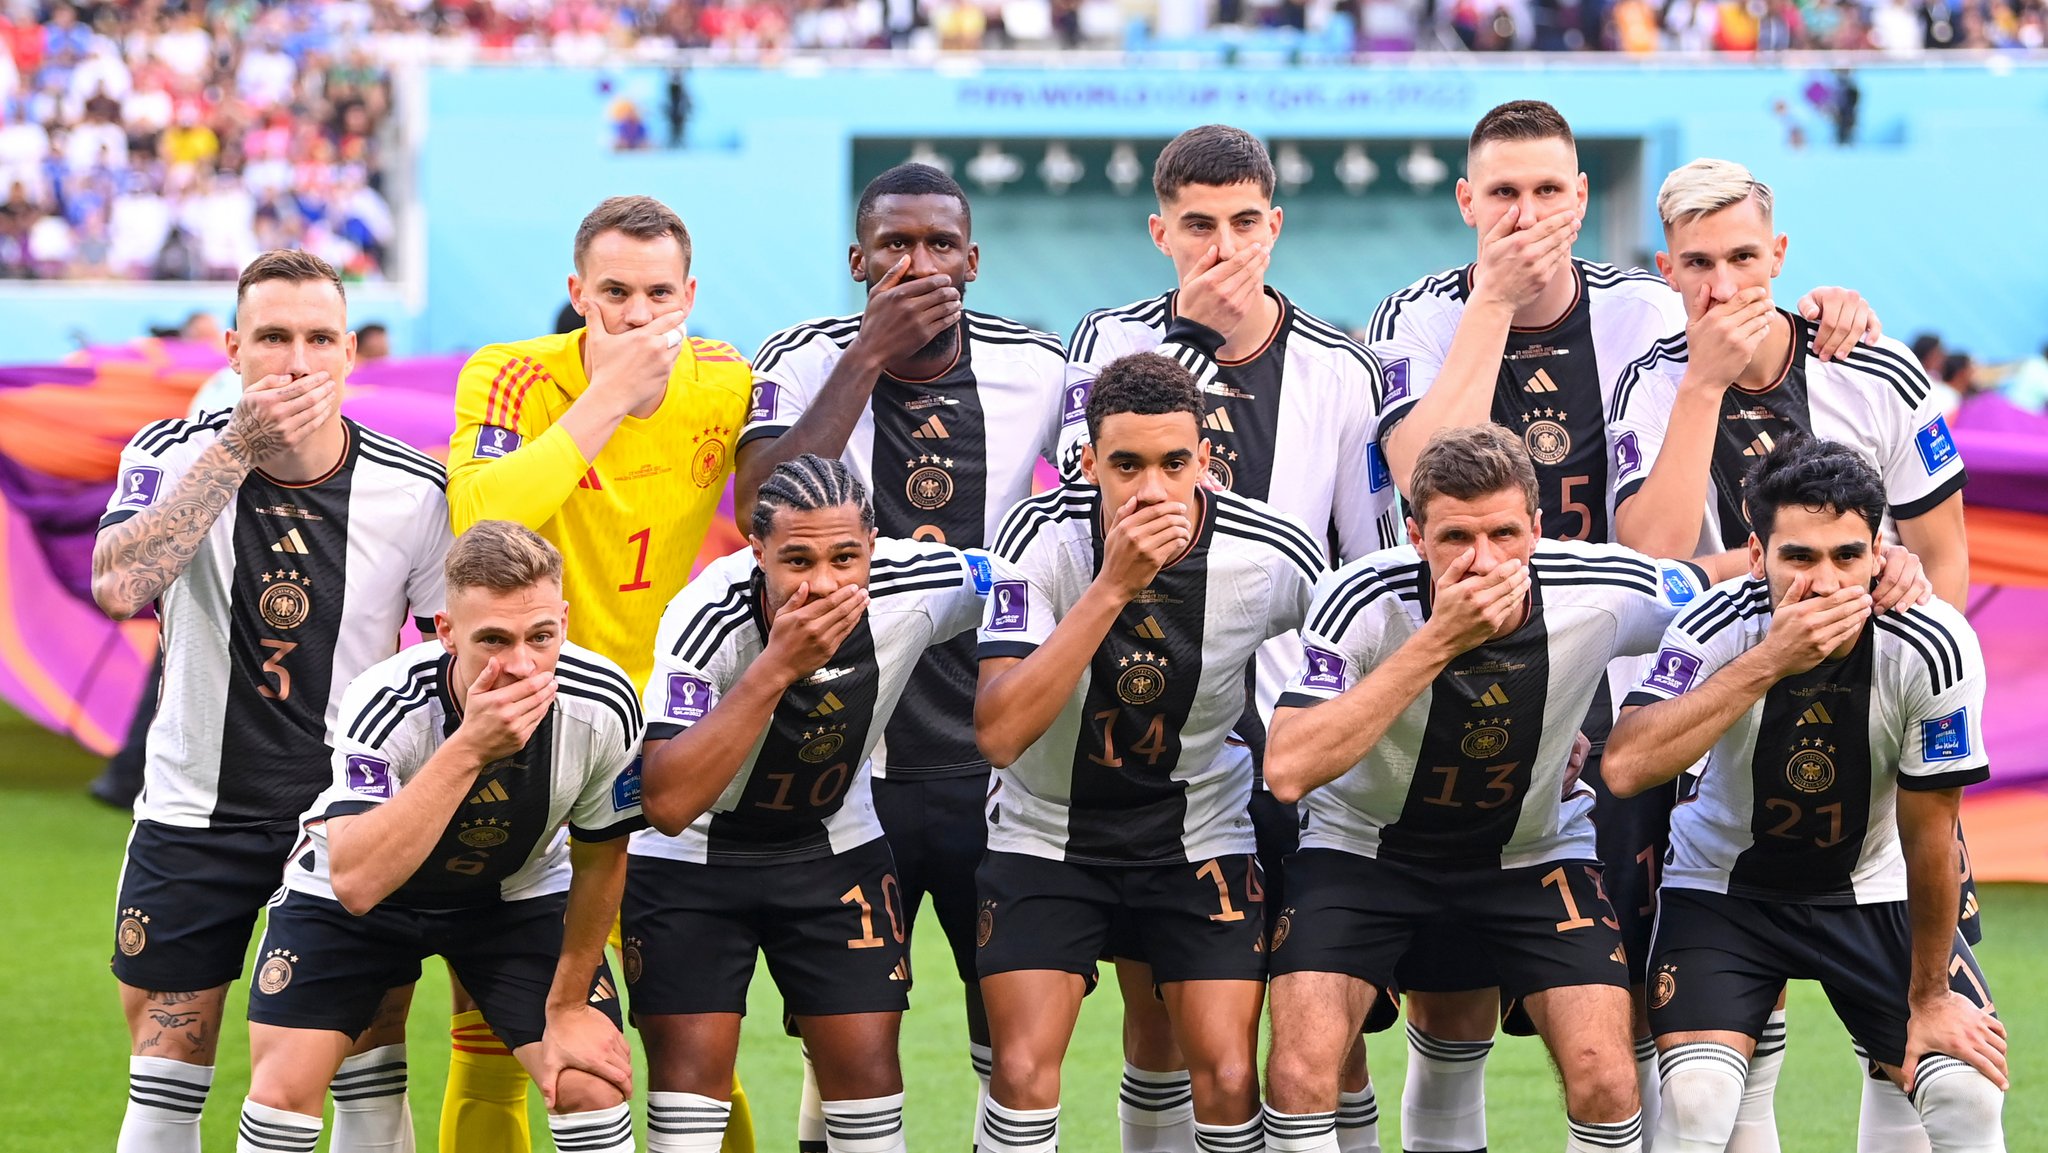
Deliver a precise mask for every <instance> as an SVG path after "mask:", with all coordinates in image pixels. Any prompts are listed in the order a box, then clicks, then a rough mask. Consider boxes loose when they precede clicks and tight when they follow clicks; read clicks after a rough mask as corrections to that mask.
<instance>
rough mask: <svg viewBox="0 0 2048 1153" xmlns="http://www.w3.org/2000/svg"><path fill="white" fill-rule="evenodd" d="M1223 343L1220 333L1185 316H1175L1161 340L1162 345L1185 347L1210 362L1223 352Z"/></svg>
mask: <svg viewBox="0 0 2048 1153" xmlns="http://www.w3.org/2000/svg"><path fill="white" fill-rule="evenodd" d="M1223 342H1224V336H1223V334H1222V333H1220V332H1218V331H1216V330H1215V329H1213V328H1210V327H1209V326H1208V325H1206V324H1202V323H1200V322H1198V321H1193V320H1189V319H1188V318H1187V317H1185V316H1175V317H1174V318H1173V323H1172V324H1169V325H1167V326H1166V335H1165V336H1164V337H1163V338H1162V339H1161V343H1164V344H1183V345H1186V346H1187V347H1189V348H1192V349H1194V350H1195V351H1196V352H1199V353H1201V354H1202V355H1203V356H1206V357H1208V358H1209V359H1210V360H1214V359H1216V357H1217V355H1218V354H1219V353H1221V352H1222V351H1223Z"/></svg>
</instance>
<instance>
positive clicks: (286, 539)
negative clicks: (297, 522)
mask: <svg viewBox="0 0 2048 1153" xmlns="http://www.w3.org/2000/svg"><path fill="white" fill-rule="evenodd" d="M270 551H271V552H288V553H294V554H297V555H299V556H305V555H306V554H307V553H310V552H312V551H313V550H312V549H309V548H307V547H306V538H305V537H302V536H300V535H299V530H298V529H293V530H291V531H290V532H288V533H286V534H284V535H283V536H281V537H279V538H277V543H276V544H274V545H271V546H270Z"/></svg>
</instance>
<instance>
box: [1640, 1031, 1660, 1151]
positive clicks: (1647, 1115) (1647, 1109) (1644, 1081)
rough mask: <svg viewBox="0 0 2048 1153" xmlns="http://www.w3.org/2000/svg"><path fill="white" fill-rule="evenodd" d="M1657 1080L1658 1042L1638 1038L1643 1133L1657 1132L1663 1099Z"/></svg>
mask: <svg viewBox="0 0 2048 1153" xmlns="http://www.w3.org/2000/svg"><path fill="white" fill-rule="evenodd" d="M1663 1092H1664V1091H1663V1089H1662V1088H1661V1087H1660V1086H1659V1084H1658V1080H1657V1042H1656V1039H1655V1038H1652V1037H1637V1038H1636V1094H1637V1096H1639V1097H1641V1098H1642V1100H1643V1132H1645V1133H1655V1132H1656V1131H1657V1105H1658V1103H1659V1102H1660V1101H1661V1100H1662V1099H1663Z"/></svg>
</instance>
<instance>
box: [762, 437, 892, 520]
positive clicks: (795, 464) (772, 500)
mask: <svg viewBox="0 0 2048 1153" xmlns="http://www.w3.org/2000/svg"><path fill="white" fill-rule="evenodd" d="M842 504H850V505H855V506H857V507H858V508H859V509H860V527H862V528H863V529H871V528H873V527H875V506H874V505H873V504H871V503H869V502H868V487H867V486H866V485H864V484H862V483H861V482H860V478H859V477H857V476H855V475H853V470H852V469H850V468H848V467H846V462H845V461H843V460H840V459H839V458H838V457H823V456H819V455H818V454H817V453H814V452H807V453H804V454H803V455H802V456H799V457H796V458H795V459H793V460H785V461H783V462H782V463H781V464H778V465H776V466H775V471H774V472H771V473H769V474H768V479H767V480H764V481H762V482H761V490H760V491H759V492H758V493H756V494H755V496H754V515H753V519H752V522H751V527H752V528H753V530H754V536H755V537H756V538H757V539H760V540H766V539H768V534H769V532H771V531H772V530H773V529H774V528H775V510H776V509H778V508H787V509H795V510H797V511H799V512H802V511H809V510H812V509H821V508H833V507H836V506H838V505H842Z"/></svg>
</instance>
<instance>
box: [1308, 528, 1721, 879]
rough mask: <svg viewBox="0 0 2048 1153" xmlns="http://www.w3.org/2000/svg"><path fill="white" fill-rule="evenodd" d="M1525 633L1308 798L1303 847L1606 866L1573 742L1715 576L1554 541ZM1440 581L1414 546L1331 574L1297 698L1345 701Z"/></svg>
mask: <svg viewBox="0 0 2048 1153" xmlns="http://www.w3.org/2000/svg"><path fill="white" fill-rule="evenodd" d="M1530 577H1531V581H1530V587H1531V591H1530V605H1529V613H1528V617H1527V619H1526V620H1525V621H1524V622H1523V624H1522V626H1521V627H1520V628H1518V629H1516V630H1515V631H1514V632H1511V633H1509V634H1508V635H1506V636H1504V637H1499V638H1497V639H1494V640H1490V641H1488V642H1486V643H1485V644H1482V645H1480V646H1479V647H1477V648H1475V649H1472V650H1470V651H1469V652H1466V653H1463V654H1461V655H1460V656H1459V657H1457V658H1456V659H1455V660H1453V661H1452V662H1451V663H1450V665H1449V666H1448V667H1447V668H1445V669H1444V671H1443V672H1441V673H1439V674H1438V675H1437V677H1436V679H1435V680H1434V681H1433V682H1431V684H1430V685H1429V687H1428V688H1426V689H1424V690H1423V692H1422V695H1420V696H1418V697H1417V698H1416V699H1415V701H1414V703H1412V704H1410V705H1409V706H1408V707H1407V709H1405V710H1403V711H1402V713H1401V715H1400V716H1399V717H1397V718H1396V719H1395V720H1394V723H1393V726H1392V727H1391V728H1389V729H1388V730H1387V733H1386V735H1385V736H1384V737H1382V738H1380V741H1379V743H1378V744H1377V745H1375V746H1374V747H1373V749H1372V751H1371V752H1370V753H1368V754H1366V757H1365V759H1364V760H1362V761H1360V762H1359V763H1358V764H1357V765H1355V766H1353V767H1352V768H1351V770H1350V771H1348V772H1346V773H1345V774H1344V775H1343V776H1341V777H1339V778H1337V779H1336V780H1335V781H1332V782H1331V783H1329V784H1327V785H1324V786H1322V787H1321V788H1319V789H1316V790H1315V791H1313V792H1311V793H1309V794H1308V796H1307V798H1306V799H1304V800H1303V802H1302V808H1303V810H1304V813H1303V819H1302V834H1301V845H1302V848H1304V849H1307V848H1325V849H1341V850H1343V851H1345V852H1348V853H1357V854H1359V855H1361V856H1367V857H1383V856H1384V857H1399V858H1403V859H1408V860H1417V861H1426V862H1431V863H1436V864H1440V865H1443V866H1445V867H1459V868H1501V869H1515V868H1523V867H1526V866H1529V865H1535V864H1539V863H1542V862H1545V861H1553V860H1562V859H1591V858H1592V857H1593V856H1594V851H1593V826H1592V822H1591V821H1590V820H1589V817H1590V814H1591V811H1592V805H1593V794H1592V790H1591V789H1590V788H1588V787H1587V786H1584V785H1580V786H1578V787H1577V788H1576V789H1575V790H1574V791H1573V794H1572V796H1570V797H1569V798H1563V799H1561V797H1562V794H1563V791H1564V773H1565V765H1566V763H1567V761H1568V760H1569V759H1570V757H1571V750H1572V741H1573V738H1574V737H1575V736H1576V735H1577V733H1578V731H1579V726H1580V724H1581V722H1582V721H1583V720H1584V719H1585V716H1586V710H1587V709H1588V708H1589V707H1590V706H1591V704H1592V702H1593V698H1594V694H1595V693H1596V692H1597V691H1598V690H1599V688H1600V685H1601V684H1602V682H1603V681H1604V679H1605V676H1606V669H1607V664H1608V662H1609V661H1610V660H1612V659H1614V658H1615V657H1619V656H1627V655H1631V654H1640V653H1647V652H1649V651H1651V650H1652V649H1654V648H1656V646H1657V643H1658V640H1659V639H1660V638H1661V637H1662V636H1663V634H1664V629H1665V627H1666V626H1667V625H1669V624H1670V623H1671V621H1672V619H1673V618H1674V617H1675V616H1676V615H1677V614H1678V612H1679V609H1680V607H1681V606H1683V605H1684V604H1685V603H1687V602H1688V601H1690V600H1692V599H1693V598H1694V596H1695V595H1697V594H1698V593H1700V592H1701V591H1702V589H1703V585H1704V576H1703V574H1702V573H1701V572H1700V570H1699V569H1698V568H1697V567H1695V566H1694V565H1691V564H1689V563H1684V562H1678V561H1662V562H1660V561H1654V560H1651V559H1649V558H1648V557H1645V556H1643V555H1641V554H1640V553H1636V552H1632V551H1630V550H1628V549H1625V548H1621V547H1620V546H1618V545H1589V544H1580V543H1577V542H1571V541H1552V540H1545V541H1540V542H1538V543H1537V546H1536V555H1535V557H1534V558H1533V560H1532V562H1531V564H1530ZM1434 592H1435V586H1434V584H1433V582H1432V580H1431V578H1430V575H1429V572H1428V569H1427V566H1426V565H1425V564H1424V563H1423V561H1422V559H1421V557H1419V556H1418V555H1417V554H1416V551H1415V550H1414V549H1413V548H1412V547H1409V546H1406V545H1404V546H1402V547H1400V548H1395V549H1388V550H1387V551H1385V552H1379V553H1374V554H1373V555H1371V556H1368V557H1365V558H1363V559H1362V560H1358V561H1354V562H1353V563H1351V564H1348V565H1346V566H1344V567H1343V568H1342V569H1339V570H1338V571H1337V572H1335V573H1333V574H1331V575H1330V576H1328V577H1326V578H1324V580H1323V582H1322V584H1321V585H1320V587H1318V589H1317V590H1316V599H1315V606H1314V607H1313V608H1312V609H1310V611H1309V618H1308V624H1307V625H1305V626H1304V627H1303V628H1302V630H1301V639H1302V650H1303V652H1302V663H1301V666H1300V670H1299V671H1298V672H1297V673H1296V674H1295V677H1294V680H1293V682H1292V683H1291V684H1289V685H1288V688H1287V692H1286V693H1285V694H1283V695H1282V696H1281V698H1280V704H1281V706H1282V707H1296V708H1300V707H1308V706H1312V705H1316V704H1319V703H1321V702H1323V701H1325V700H1330V699H1334V698H1335V697H1338V696H1340V695H1342V694H1343V693H1344V691H1345V690H1346V689H1349V688H1351V687H1352V686H1354V685H1356V684H1358V683H1359V681H1360V680H1362V679H1364V678H1365V677H1366V676H1367V675H1369V674H1370V673H1371V672H1372V671H1373V670H1374V669H1375V668H1377V667H1379V665H1380V664H1381V662H1383V661H1385V660H1387V659H1388V658H1389V657H1391V656H1392V655H1393V654H1394V652H1395V651H1396V650H1398V649H1399V648H1400V647H1401V646H1402V645H1403V644H1405V643H1406V642H1407V641H1408V640H1409V639H1410V638H1411V637H1413V636H1414V635H1415V634H1416V632H1417V631H1419V630H1420V629H1421V628H1422V626H1423V624H1424V623H1425V622H1426V621H1427V620H1428V618H1429V612H1430V601H1431V598H1432V595H1433V594H1434Z"/></svg>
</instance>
